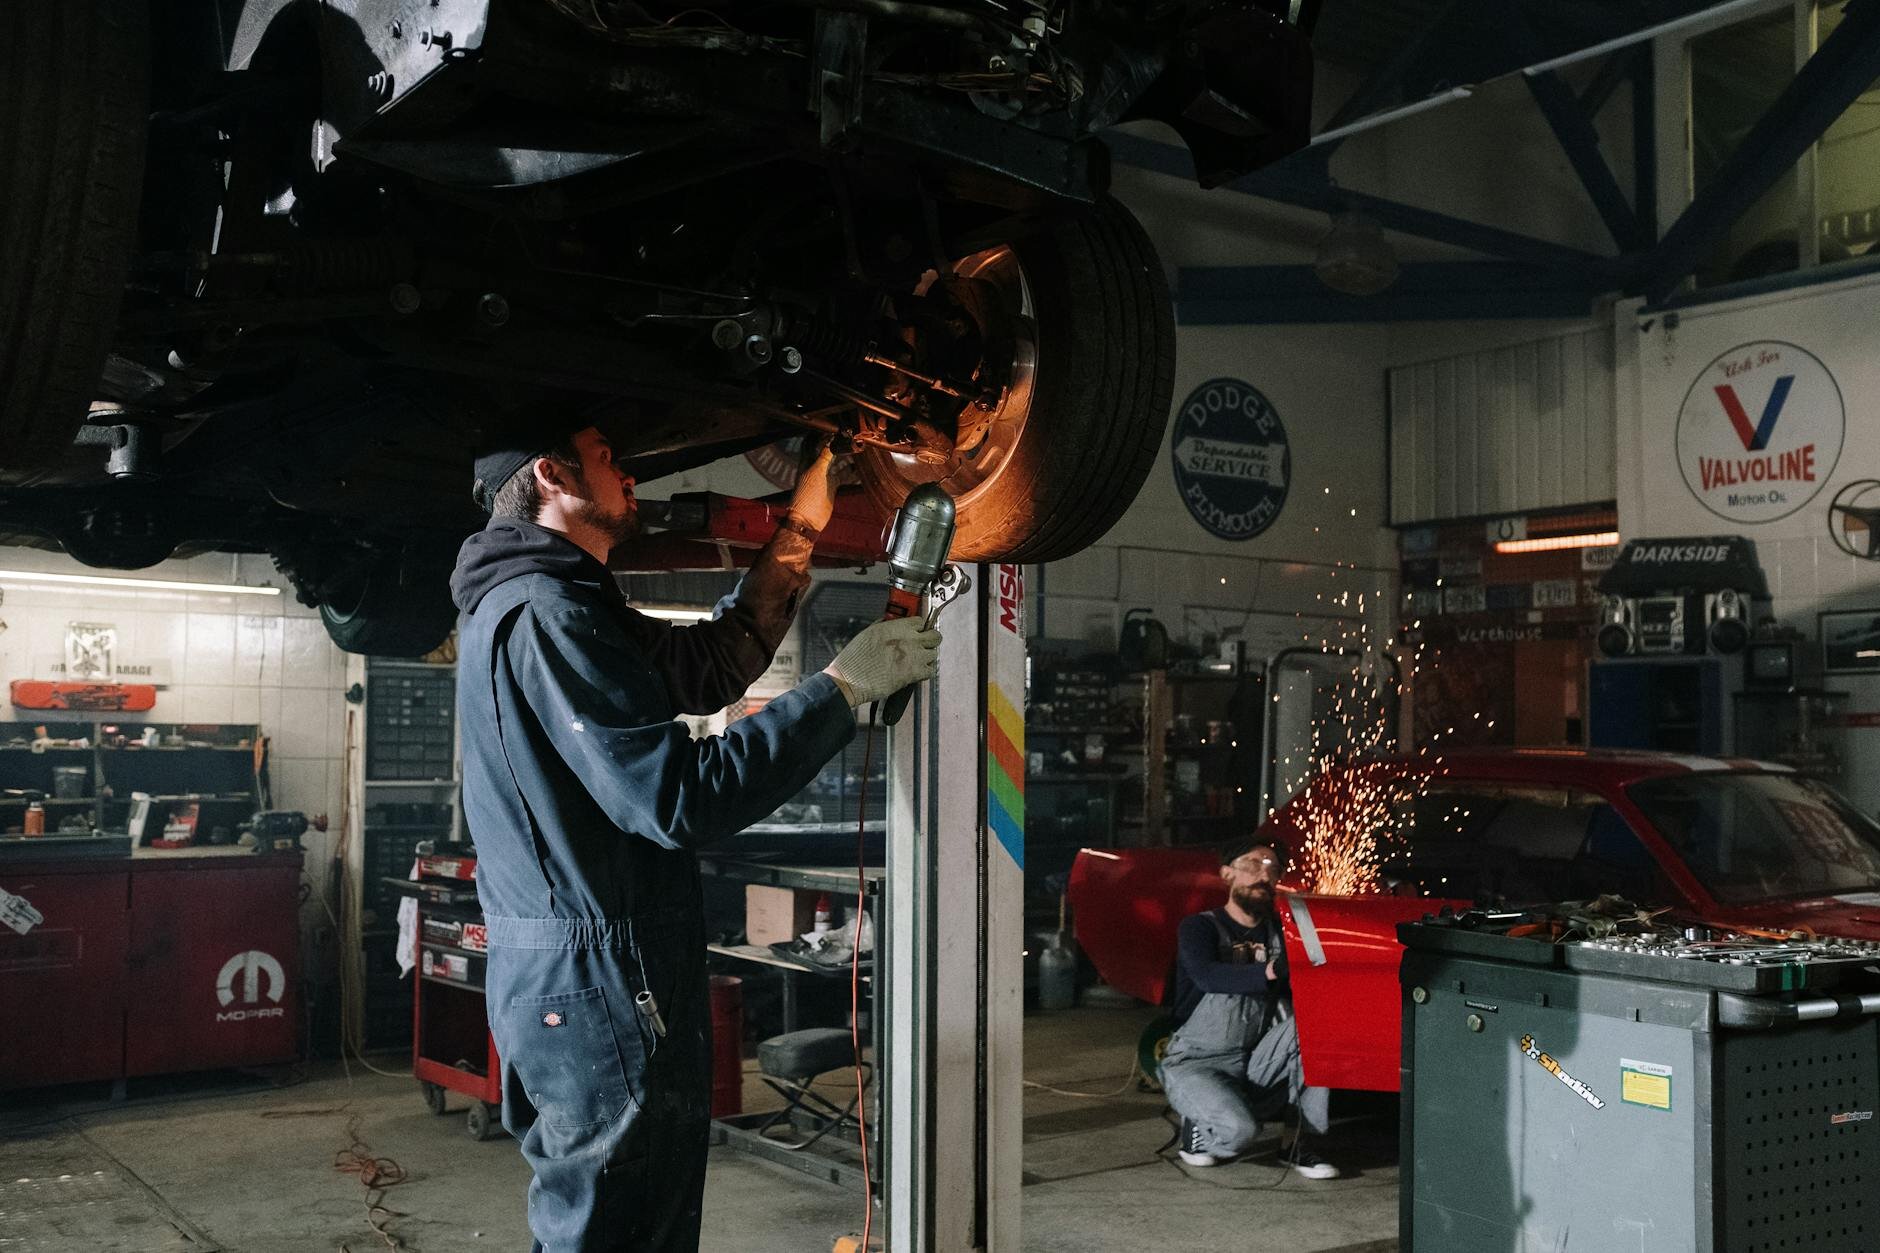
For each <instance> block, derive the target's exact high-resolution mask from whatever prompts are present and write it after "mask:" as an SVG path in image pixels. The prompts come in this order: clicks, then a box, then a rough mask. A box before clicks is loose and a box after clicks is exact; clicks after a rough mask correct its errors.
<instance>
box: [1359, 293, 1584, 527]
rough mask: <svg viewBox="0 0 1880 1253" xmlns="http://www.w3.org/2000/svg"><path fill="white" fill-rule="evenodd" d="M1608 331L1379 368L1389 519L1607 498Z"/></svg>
mask: <svg viewBox="0 0 1880 1253" xmlns="http://www.w3.org/2000/svg"><path fill="white" fill-rule="evenodd" d="M1613 421H1614V418H1613V378H1612V346H1611V340H1610V332H1607V331H1603V330H1589V331H1579V332H1575V333H1573V334H1570V335H1561V336H1557V337H1555V338H1551V339H1542V340H1536V341H1534V342H1532V343H1527V344H1516V345H1514V346H1513V347H1509V348H1498V349H1496V350H1495V351H1493V352H1480V353H1469V354H1467V355H1466V356H1461V357H1448V358H1445V359H1443V360H1440V361H1425V362H1421V363H1419V364H1416V365H1406V366H1398V367H1396V368H1394V369H1392V370H1391V371H1390V485H1391V488H1390V520H1391V522H1392V523H1399V524H1400V523H1412V522H1435V521H1440V520H1442V519H1446V518H1469V517H1478V516H1482V515H1490V514H1504V513H1525V512H1528V511H1531V510H1540V509H1556V508H1559V507H1561V506H1565V505H1584V504H1592V503H1596V502H1601V501H1609V500H1612V499H1613V498H1614V496H1615V495H1617V488H1616V485H1615V483H1614V478H1613Z"/></svg>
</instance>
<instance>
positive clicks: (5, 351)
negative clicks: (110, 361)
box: [0, 0, 150, 483]
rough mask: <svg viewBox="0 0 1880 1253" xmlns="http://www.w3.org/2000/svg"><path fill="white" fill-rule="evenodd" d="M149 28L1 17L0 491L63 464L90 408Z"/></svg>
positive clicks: (136, 173)
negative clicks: (1, 484)
mask: <svg viewBox="0 0 1880 1253" xmlns="http://www.w3.org/2000/svg"><path fill="white" fill-rule="evenodd" d="M149 77H150V59H149V14H148V12H147V11H146V8H145V6H144V5H142V4H138V3H126V2H125V0H20V2H19V3H13V4H5V5H0V188H4V193H3V194H0V482H8V483H21V482H27V481H31V480H32V479H33V478H34V477H36V476H37V475H38V474H39V473H41V472H43V471H45V470H46V469H48V468H50V467H51V466H53V465H55V464H57V463H58V462H59V461H60V460H61V458H62V456H63V454H64V453H65V450H66V449H67V448H69V447H70V445H71V443H72V437H73V435H74V433H75V432H76V431H77V429H78V427H79V425H80V424H81V423H82V422H83V421H84V418H85V413H86V411H87V408H88V406H89V405H90V403H91V401H92V400H93V399H94V398H95V396H96V389H97V385H98V378H99V374H100V372H101V370H102V369H103V366H104V359H105V353H106V351H107V349H108V347H109V343H110V335H111V331H112V328H113V325H114V324H115V322H116V320H117V310H118V305H119V302H120V301H121V300H122V298H123V294H124V277H125V273H126V270H127V268H128V266H129V260H130V252H131V246H132V243H133V241H134V239H135V236H136V232H137V204H138V198H139V192H140V190H141V186H142V180H143V171H144V130H145V117H146V113H147V111H148V104H149Z"/></svg>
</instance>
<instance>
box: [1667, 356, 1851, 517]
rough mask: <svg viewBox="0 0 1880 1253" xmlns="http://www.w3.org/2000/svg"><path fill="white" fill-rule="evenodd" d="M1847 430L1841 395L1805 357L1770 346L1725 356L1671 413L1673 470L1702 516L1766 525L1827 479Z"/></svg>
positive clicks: (1811, 496) (1819, 366)
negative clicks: (1702, 510) (1673, 422)
mask: <svg viewBox="0 0 1880 1253" xmlns="http://www.w3.org/2000/svg"><path fill="white" fill-rule="evenodd" d="M1846 425H1847V414H1846V409H1845V407H1844V406H1843V404H1842V401H1841V389H1840V387H1839V386H1838V385H1837V384H1836V383H1835V381H1834V376H1833V375H1831V374H1829V373H1828V368H1827V367H1826V366H1824V365H1823V364H1822V363H1821V361H1820V360H1819V359H1818V358H1817V357H1815V356H1814V354H1812V353H1810V352H1808V351H1807V350H1806V349H1803V348H1798V347H1796V346H1795V345H1794V344H1787V343H1782V342H1780V341H1777V340H1762V341H1759V342H1756V343H1751V344H1744V345H1742V346H1741V347H1738V348H1732V349H1731V350H1730V351H1729V352H1726V353H1724V354H1723V355H1722V356H1721V357H1718V358H1717V359H1716V360H1715V361H1713V362H1711V363H1710V364H1709V365H1708V366H1706V367H1705V368H1704V370H1703V372H1702V373H1701V374H1699V375H1698V376H1697V379H1696V381H1695V382H1693V383H1692V384H1691V389H1690V391H1688V392H1686V393H1685V396H1684V405H1683V407H1682V408H1681V409H1680V410H1679V412H1678V435H1677V440H1678V468H1679V469H1680V470H1681V471H1683V474H1684V482H1685V484H1686V486H1688V487H1689V488H1690V489H1691V494H1692V495H1693V496H1695V497H1697V499H1698V501H1699V502H1700V503H1701V504H1702V505H1703V506H1704V508H1706V509H1708V510H1710V511H1711V512H1712V513H1714V514H1716V515H1717V516H1718V517H1720V518H1727V519H1729V520H1730V521H1732V522H1738V523H1747V524H1754V523H1761V522H1774V521H1775V520H1776V519H1778V518H1786V517H1787V516H1788V515H1790V514H1792V513H1794V512H1795V511H1796V510H1797V509H1800V508H1801V507H1802V506H1803V505H1806V504H1807V503H1808V502H1809V501H1810V500H1812V499H1814V496H1815V493H1816V492H1819V491H1820V490H1821V488H1822V485H1823V484H1824V483H1826V482H1827V481H1828V479H1829V477H1830V476H1831V475H1833V473H1834V466H1835V463H1836V462H1837V461H1839V460H1840V457H1841V440H1842V436H1843V434H1844V433H1845V430H1846Z"/></svg>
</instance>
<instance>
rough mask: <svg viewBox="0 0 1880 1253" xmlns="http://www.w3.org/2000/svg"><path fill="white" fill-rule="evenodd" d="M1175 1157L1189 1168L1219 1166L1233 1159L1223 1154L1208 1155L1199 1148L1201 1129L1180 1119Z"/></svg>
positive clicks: (1186, 1120)
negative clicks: (1180, 1124) (1180, 1127)
mask: <svg viewBox="0 0 1880 1253" xmlns="http://www.w3.org/2000/svg"><path fill="white" fill-rule="evenodd" d="M1175 1156H1177V1157H1179V1158H1181V1159H1182V1160H1183V1161H1184V1162H1187V1163H1188V1164H1189V1165H1190V1166H1219V1165H1221V1164H1222V1163H1223V1162H1228V1161H1232V1160H1233V1159H1232V1158H1230V1157H1227V1156H1226V1155H1224V1154H1217V1153H1209V1152H1207V1151H1206V1150H1204V1149H1203V1148H1202V1147H1201V1128H1200V1127H1198V1126H1196V1125H1195V1124H1194V1122H1192V1121H1191V1120H1189V1119H1186V1118H1184V1119H1182V1130H1181V1136H1180V1138H1179V1139H1177V1140H1176V1142H1175Z"/></svg>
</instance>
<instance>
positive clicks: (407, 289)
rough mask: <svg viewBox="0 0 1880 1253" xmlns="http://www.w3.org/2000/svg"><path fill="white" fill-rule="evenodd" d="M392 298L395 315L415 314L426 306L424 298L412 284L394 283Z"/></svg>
mask: <svg viewBox="0 0 1880 1253" xmlns="http://www.w3.org/2000/svg"><path fill="white" fill-rule="evenodd" d="M390 298H391V302H392V311H393V312H394V313H403V314H413V313H416V312H417V311H418V308H419V306H421V305H422V304H424V297H423V296H421V295H419V294H418V289H417V288H416V287H413V286H412V285H411V284H410V283H393V284H392V290H391V293H390Z"/></svg>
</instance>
